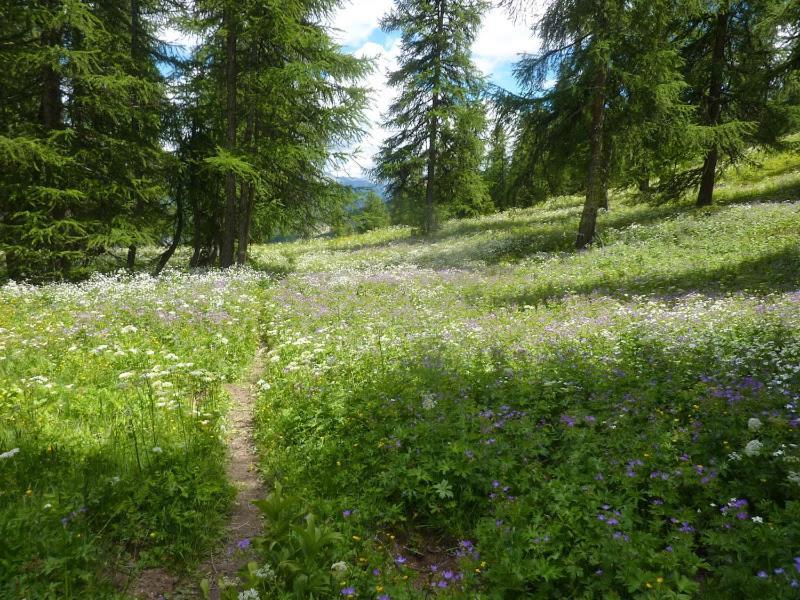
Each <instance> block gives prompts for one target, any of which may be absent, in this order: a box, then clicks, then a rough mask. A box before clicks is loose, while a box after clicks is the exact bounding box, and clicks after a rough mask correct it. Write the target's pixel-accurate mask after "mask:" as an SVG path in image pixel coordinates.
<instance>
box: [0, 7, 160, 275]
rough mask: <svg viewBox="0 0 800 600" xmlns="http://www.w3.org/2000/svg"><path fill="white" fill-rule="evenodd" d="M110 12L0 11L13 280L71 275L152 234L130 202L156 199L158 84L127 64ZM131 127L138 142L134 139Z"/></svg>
mask: <svg viewBox="0 0 800 600" xmlns="http://www.w3.org/2000/svg"><path fill="white" fill-rule="evenodd" d="M116 7H117V5H115V4H114V3H88V2H81V1H77V0H74V1H69V2H66V1H61V0H40V1H36V2H27V3H19V2H9V1H5V2H3V4H2V11H0V12H2V14H3V20H2V23H1V24H0V116H1V117H2V118H0V246H2V247H3V248H4V251H5V256H6V264H7V271H8V274H9V276H10V277H12V278H14V279H20V278H28V279H37V280H42V279H54V278H56V279H57V278H64V277H73V276H77V275H80V274H81V273H82V272H84V271H85V270H86V269H89V268H90V267H89V261H90V259H91V258H92V257H93V256H96V255H99V254H103V253H107V252H109V251H111V250H112V249H114V248H120V247H127V246H128V245H130V244H132V243H136V242H149V241H153V239H154V235H153V234H152V230H148V229H143V228H141V227H140V225H141V224H140V223H137V222H136V221H135V219H133V218H131V217H132V213H133V211H132V209H131V207H132V206H133V205H135V202H136V200H135V199H136V198H146V199H148V200H153V199H160V198H161V197H162V195H163V187H162V164H163V162H162V160H163V158H164V153H163V151H162V149H161V147H160V145H159V143H158V135H157V131H158V129H159V125H158V122H157V121H158V111H159V108H160V102H161V101H162V100H163V98H164V89H163V86H161V85H160V83H159V81H158V80H157V77H153V76H151V75H146V76H145V75H143V74H142V73H143V72H142V71H137V70H134V69H133V68H132V58H131V54H130V45H129V44H127V43H120V39H119V38H118V36H115V32H116V30H115V28H116V27H118V25H119V23H118V21H116V20H115V16H114V15H115V14H116V13H115V10H114V9H115V8H116ZM124 39H125V40H128V39H130V38H128V36H125V38H124ZM123 46H124V49H123ZM123 54H124V57H123ZM151 67H152V68H153V69H154V67H153V65H152V64H151ZM150 73H151V74H152V70H151V71H150ZM137 122H138V123H140V124H141V126H142V129H141V130H140V132H142V133H144V132H145V131H146V132H147V133H146V135H136V136H133V135H132V133H131V124H132V123H137ZM154 132H155V133H154Z"/></svg>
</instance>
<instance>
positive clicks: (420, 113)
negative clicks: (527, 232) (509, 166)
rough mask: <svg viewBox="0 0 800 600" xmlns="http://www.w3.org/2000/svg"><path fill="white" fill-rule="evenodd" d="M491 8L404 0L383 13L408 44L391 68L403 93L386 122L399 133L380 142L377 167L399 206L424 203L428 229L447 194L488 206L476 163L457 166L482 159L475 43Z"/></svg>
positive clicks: (460, 0) (461, 0)
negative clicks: (395, 66)
mask: <svg viewBox="0 0 800 600" xmlns="http://www.w3.org/2000/svg"><path fill="white" fill-rule="evenodd" d="M485 8H486V4H485V3H484V2H483V1H481V0H431V1H427V0H398V2H396V4H395V7H394V9H393V10H392V11H391V12H390V13H389V14H388V15H387V16H386V17H385V18H384V19H383V21H382V27H383V28H384V30H386V31H400V32H401V33H402V50H401V55H400V67H399V68H398V69H397V70H396V71H394V72H393V73H391V74H390V76H389V84H390V85H391V86H393V87H396V88H398V89H399V95H398V97H397V99H396V100H395V101H394V103H393V104H392V105H391V107H390V109H389V116H388V119H387V121H386V125H387V127H388V128H389V129H391V130H393V131H396V133H394V135H392V136H391V137H389V138H388V139H387V140H386V141H385V142H384V144H383V145H382V147H381V149H380V151H379V154H378V157H377V161H376V162H377V164H376V168H375V174H376V176H377V177H378V178H379V179H380V180H382V181H384V182H386V186H387V190H388V192H389V194H390V195H391V197H392V202H393V204H394V205H396V207H395V212H396V214H397V212H399V210H398V207H406V209H405V210H402V212H413V213H417V214H419V212H420V211H419V209H420V208H421V209H422V210H421V213H422V219H421V225H422V230H423V232H425V233H431V232H433V231H435V230H436V228H437V218H438V215H437V212H438V208H437V207H438V205H440V204H442V203H444V202H445V201H446V200H447V198H448V197H452V198H454V199H455V202H456V203H457V204H458V206H460V208H458V209H456V213H461V212H464V211H467V212H474V211H478V212H480V211H482V210H484V207H485V206H486V201H487V194H486V189H485V185H484V184H483V181H482V180H481V179H480V178H479V177H474V176H472V175H474V174H475V173H476V171H471V172H469V173H468V172H467V171H466V169H461V170H460V171H458V170H457V165H459V164H461V165H463V166H466V165H470V166H469V167H468V168H473V166H474V168H476V169H477V167H478V166H479V164H480V161H481V159H482V156H481V154H482V148H481V145H480V143H479V137H480V134H481V131H480V130H479V128H478V127H477V124H478V123H479V121H480V120H482V119H484V117H483V109H482V107H480V100H479V97H478V96H479V93H480V91H481V88H482V80H481V78H480V76H479V74H478V72H477V69H476V68H475V66H474V65H473V64H472V61H471V59H470V46H471V44H472V41H473V39H474V37H475V34H476V31H477V28H478V26H479V24H480V20H481V15H482V13H483V11H484V10H485ZM459 154H460V156H459ZM443 165H447V169H446V170H444V169H443ZM457 172H458V173H460V174H461V175H464V177H460V176H457V175H456V173H457ZM445 181H446V182H447V183H445ZM453 186H455V187H453ZM408 208H412V210H410V211H409V210H408ZM414 209H416V210H414Z"/></svg>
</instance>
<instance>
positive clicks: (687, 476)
mask: <svg viewBox="0 0 800 600" xmlns="http://www.w3.org/2000/svg"><path fill="white" fill-rule="evenodd" d="M754 158H757V159H758V160H759V161H760V166H758V167H747V168H741V169H739V170H738V171H731V172H729V173H727V174H726V176H725V178H724V179H723V181H722V184H721V186H720V188H719V190H718V192H717V203H716V205H715V206H713V207H711V208H708V209H702V210H699V209H696V208H694V207H693V206H691V204H689V203H678V204H668V205H661V206H657V205H651V204H647V203H642V202H641V201H640V200H639V199H638V198H637V197H635V196H634V195H632V194H631V193H628V192H620V193H616V194H614V195H612V199H611V200H612V203H611V211H609V212H607V213H603V214H602V215H601V217H600V222H599V234H600V238H599V241H598V243H597V244H596V245H595V247H594V248H592V249H591V250H588V251H585V252H576V251H575V250H574V249H573V242H574V235H575V231H576V229H577V223H578V219H579V217H580V210H581V204H582V199H581V198H578V197H563V198H554V199H551V200H549V201H548V202H546V203H544V204H542V205H539V206H537V207H534V208H532V209H527V210H515V211H508V212H505V213H500V214H496V215H492V216H488V217H484V218H480V219H470V220H462V221H452V222H448V223H446V224H445V225H444V227H443V229H442V230H441V231H440V232H438V233H437V234H436V235H435V236H434V237H432V238H422V237H418V236H416V235H415V233H414V232H413V231H412V230H411V229H409V228H404V227H394V228H388V229H383V230H378V231H373V232H370V233H367V234H363V235H357V236H348V237H342V238H324V237H321V238H317V239H312V240H306V241H301V242H295V243H282V244H270V245H265V246H257V247H255V248H254V249H253V262H254V267H256V268H258V269H260V270H262V271H265V272H267V273H269V274H272V275H275V276H276V277H274V278H272V279H271V280H270V281H269V283H266V282H267V279H266V278H265V277H264V274H263V273H262V274H257V273H254V272H235V273H231V274H228V275H224V276H223V275H219V274H215V273H209V274H205V275H191V274H178V273H172V274H170V275H168V276H167V277H166V278H165V279H163V280H161V281H155V280H151V279H149V278H145V277H136V278H129V277H118V276H114V277H98V278H95V279H93V280H90V281H88V282H85V283H82V284H55V285H49V286H43V287H37V288H34V287H27V286H6V287H3V288H0V328H2V329H0V334H2V335H0V456H2V458H0V597H3V598H6V597H8V598H15V599H16V598H84V597H91V598H105V597H123V596H124V593H125V591H124V589H123V588H120V587H119V585H116V586H115V585H112V583H111V582H112V580H113V579H114V578H115V576H116V575H118V574H119V573H135V572H136V571H137V570H139V569H141V568H144V567H147V566H154V565H157V566H166V567H168V568H169V569H171V570H175V571H183V572H186V571H191V569H192V568H193V566H194V565H195V564H197V562H198V561H199V560H200V558H201V557H202V556H203V555H204V553H206V552H207V551H208V549H209V548H211V547H213V546H214V545H215V544H217V543H218V542H219V537H220V533H221V527H222V524H223V523H224V521H225V518H226V512H227V510H228V507H229V503H230V501H231V498H232V492H233V491H232V490H231V489H230V486H229V485H228V483H227V482H226V481H225V477H224V469H223V459H224V433H225V419H224V415H225V412H226V397H225V395H224V394H223V393H222V387H221V385H222V383H223V382H224V381H230V380H233V379H235V378H237V377H238V376H239V375H240V373H241V372H242V369H244V368H245V366H246V365H247V363H248V362H249V360H250V358H251V357H252V355H253V352H254V350H255V348H256V345H257V344H258V343H259V341H260V340H266V342H267V344H268V347H269V351H268V354H267V357H266V358H267V370H266V372H265V375H264V380H263V381H262V382H260V383H261V384H260V390H261V391H260V393H259V396H260V397H259V404H258V409H257V425H258V428H257V438H258V439H257V441H258V445H259V448H260V450H261V453H262V457H263V460H262V464H261V470H262V472H263V474H264V476H265V477H266V479H267V481H268V482H269V484H270V485H269V487H270V489H271V493H270V495H269V497H268V498H267V499H265V500H264V502H262V503H260V507H261V509H262V511H263V513H264V516H265V526H266V533H265V535H264V537H263V538H259V539H256V540H253V541H252V544H253V546H254V547H255V548H256V550H257V551H258V552H259V553H260V556H261V560H260V562H258V563H254V564H252V565H250V566H249V567H248V569H246V570H245V571H244V572H243V573H242V574H241V581H240V583H238V584H236V585H231V586H229V587H228V588H227V589H226V590H225V597H226V598H234V599H238V598H239V594H240V593H243V592H245V591H246V590H248V589H254V590H257V591H258V592H259V594H260V597H261V598H276V599H280V598H310V597H312V596H313V597H315V598H335V597H344V596H343V592H344V593H345V595H346V594H350V592H351V590H352V592H353V593H354V594H358V596H359V597H362V598H377V597H381V596H382V595H388V596H389V597H390V598H392V599H393V600H396V599H404V598H406V599H410V598H423V597H433V596H441V597H444V598H447V597H451V598H470V599H475V598H478V599H483V598H492V599H494V598H503V599H505V598H521V597H531V598H555V597H569V598H598V597H602V598H720V599H723V598H731V597H758V596H763V597H769V598H793V597H796V588H793V587H792V585H793V580H794V579H795V578H798V579H800V573H798V570H797V568H796V567H795V557H798V556H800V525H798V523H800V518H799V517H800V503H798V502H797V498H798V497H800V453H799V451H798V445H800V436H799V435H798V426H800V421H799V420H798V402H800V398H798V390H800V374H798V373H799V372H798V369H797V365H798V364H800V299H799V297H798V290H800V244H798V242H797V240H798V239H800V170H799V169H800V157H798V156H797V155H796V154H794V155H793V154H788V153H787V154H782V155H765V156H759V157H754ZM149 252H150V254H148V251H143V253H142V254H143V256H144V257H145V258H146V257H147V256H150V255H154V254H155V249H150V250H149ZM179 260H180V259H179ZM751 419H758V420H759V421H758V422H759V423H760V425H757V424H754V423H755V422H752V421H751ZM753 440H758V442H759V443H760V444H761V445H760V447H759V446H758V444H755V445H754V444H753V443H751V442H753ZM746 448H747V451H745V449H746ZM732 499H735V500H736V502H735V503H734V502H733V500H732ZM745 502H746V503H745ZM734 504H735V505H736V506H734ZM604 507H608V508H604ZM744 513H746V516H743V514H744ZM737 515H738V516H737ZM754 517H755V518H756V519H755V520H753V518H754ZM31 531H35V532H36V535H35V536H31V535H30V532H31ZM434 569H435V570H434ZM776 569H777V570H778V571H776ZM780 569H783V571H780ZM762 571H763V575H764V576H760V574H761V572H762ZM251 596H252V594H251ZM245 597H246V596H245Z"/></svg>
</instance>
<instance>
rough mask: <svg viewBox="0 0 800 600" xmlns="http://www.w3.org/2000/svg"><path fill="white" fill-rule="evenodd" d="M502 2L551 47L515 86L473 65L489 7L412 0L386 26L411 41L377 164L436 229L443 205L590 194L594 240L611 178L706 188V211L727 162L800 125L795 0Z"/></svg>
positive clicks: (405, 45)
mask: <svg viewBox="0 0 800 600" xmlns="http://www.w3.org/2000/svg"><path fill="white" fill-rule="evenodd" d="M500 4H501V5H503V6H505V7H506V8H507V9H508V10H509V12H511V13H512V15H514V16H515V17H517V18H525V17H528V18H529V19H532V20H533V22H534V25H533V33H534V35H535V37H536V38H537V39H538V40H539V41H540V44H541V48H540V50H539V51H538V52H535V53H531V54H529V55H525V56H522V57H521V58H520V60H519V61H518V62H517V63H516V65H515V70H514V74H515V77H516V80H517V84H518V88H519V91H517V92H514V93H512V92H509V91H507V90H503V89H499V88H496V87H495V88H492V87H491V86H487V85H486V83H485V82H484V81H482V80H481V78H480V77H479V76H478V74H477V70H476V69H475V66H474V65H473V63H472V62H471V59H470V52H469V48H470V45H471V43H472V40H473V39H474V37H475V35H476V34H477V30H478V27H479V26H480V23H481V17H482V15H483V14H484V12H485V11H486V10H487V8H488V4H487V3H486V2H483V1H481V0H431V1H430V2H427V1H420V0H399V1H398V2H396V5H395V9H394V11H393V12H392V13H391V14H390V15H389V16H388V17H387V18H386V19H385V20H384V27H385V28H386V29H388V30H399V31H401V32H402V35H403V38H402V51H401V56H400V68H399V69H398V70H397V71H396V72H395V73H393V74H392V76H391V78H390V84H392V85H394V86H396V87H398V88H399V93H398V96H397V100H396V101H395V103H394V104H393V105H392V106H391V109H390V118H389V119H388V120H387V122H386V125H387V126H388V127H389V128H391V129H393V130H396V131H397V133H396V134H395V135H393V136H392V137H390V138H388V139H387V140H386V142H385V143H384V144H383V147H382V148H381V151H380V154H379V156H378V157H377V167H376V169H375V174H376V176H377V177H378V178H379V179H382V180H383V181H384V182H386V184H387V187H388V188H389V190H390V192H391V194H392V198H393V201H394V209H395V212H396V216H398V217H400V218H403V219H405V220H406V222H412V223H413V222H416V223H418V224H420V226H421V227H422V229H423V231H426V232H427V231H431V230H433V229H435V228H436V215H437V214H442V215H445V216H450V217H453V216H456V217H457V216H464V215H470V214H476V213H481V212H488V211H491V210H497V209H506V208H510V207H521V206H530V205H532V204H534V203H535V202H538V201H540V200H542V199H544V198H546V197H547V196H549V195H555V194H576V193H584V194H585V203H584V208H583V212H582V216H581V222H580V226H579V231H578V234H577V238H576V246H577V247H578V248H584V247H586V246H587V245H589V244H591V243H592V241H594V239H595V233H596V223H597V215H598V212H599V211H600V210H601V209H608V192H609V189H610V188H612V187H617V188H626V187H630V186H635V187H638V189H639V190H640V191H641V193H642V194H644V195H648V196H649V197H651V198H655V199H660V200H670V199H675V198H679V197H682V196H683V195H685V194H686V193H687V192H688V191H690V190H695V191H696V193H697V196H696V203H697V205H698V206H708V205H711V204H712V200H713V192H714V186H715V182H716V178H717V175H718V174H719V172H720V171H721V170H722V169H723V168H724V167H725V166H728V165H730V164H732V163H735V162H737V161H739V160H742V159H743V158H745V155H746V151H747V150H748V149H750V148H752V147H754V146H762V147H764V146H767V147H778V146H780V145H781V144H782V141H783V139H784V138H785V136H786V135H787V134H789V133H793V132H796V131H798V129H800V8H799V6H798V3H797V2H796V1H795V0H755V1H746V2H745V1H742V2H733V1H729V0H677V1H675V0H664V1H662V0H550V1H548V2H546V3H545V4H544V10H543V13H542V14H541V15H536V16H535V17H534V16H533V15H534V14H535V12H536V9H537V7H538V6H540V5H541V3H539V2H534V1H531V0H502V1H501V2H500ZM533 43H534V42H533V40H532V45H533ZM487 114H492V115H493V119H492V120H493V123H492V125H491V127H489V128H488V132H487V127H486V118H487ZM487 133H488V135H487ZM478 166H482V168H478ZM479 172H481V173H482V177H477V176H476V174H477V173H479ZM423 199H424V200H423ZM409 207H410V208H411V209H412V211H411V212H413V211H414V210H415V211H416V215H415V216H414V215H412V216H411V217H410V218H409V215H408V212H409ZM404 213H405V214H404Z"/></svg>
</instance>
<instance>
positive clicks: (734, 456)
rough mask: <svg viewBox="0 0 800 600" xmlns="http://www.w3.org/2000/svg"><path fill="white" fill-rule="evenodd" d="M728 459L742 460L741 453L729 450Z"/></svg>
mask: <svg viewBox="0 0 800 600" xmlns="http://www.w3.org/2000/svg"><path fill="white" fill-rule="evenodd" d="M728 460H730V461H734V462H735V461H737V460H742V455H741V454H739V453H738V452H731V453H730V454H728Z"/></svg>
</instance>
